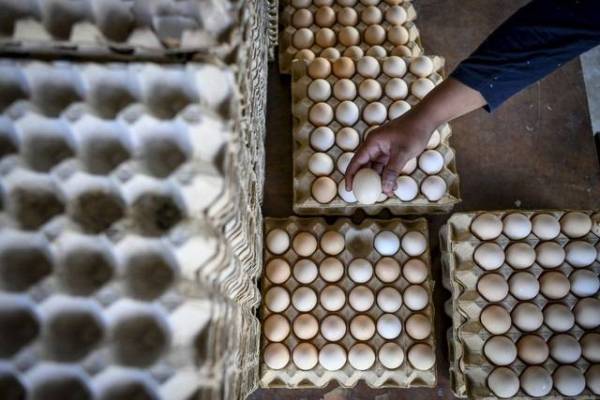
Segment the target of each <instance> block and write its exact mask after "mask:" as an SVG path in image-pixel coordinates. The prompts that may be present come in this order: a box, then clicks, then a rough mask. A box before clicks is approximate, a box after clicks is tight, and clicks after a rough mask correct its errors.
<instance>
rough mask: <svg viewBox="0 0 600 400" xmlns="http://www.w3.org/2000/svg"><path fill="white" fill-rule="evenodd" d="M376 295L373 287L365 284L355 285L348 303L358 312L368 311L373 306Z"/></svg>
mask: <svg viewBox="0 0 600 400" xmlns="http://www.w3.org/2000/svg"><path fill="white" fill-rule="evenodd" d="M374 302H375V296H374V295H373V292H372V291H371V289H369V288H368V287H366V286H364V285H359V286H355V287H354V288H353V289H352V290H351V291H350V294H349V295H348V303H350V307H352V308H353V309H355V310H356V311H358V312H363V311H367V310H368V309H370V308H371V307H373V303H374Z"/></svg>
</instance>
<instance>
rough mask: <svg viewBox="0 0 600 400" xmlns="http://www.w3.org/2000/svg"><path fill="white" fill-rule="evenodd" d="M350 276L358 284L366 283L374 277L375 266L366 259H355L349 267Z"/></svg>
mask: <svg viewBox="0 0 600 400" xmlns="http://www.w3.org/2000/svg"><path fill="white" fill-rule="evenodd" d="M348 276H349V277H350V279H352V280H353V281H354V282H356V283H365V282H367V281H369V280H370V279H371V277H372V276H373V266H372V265H371V263H370V262H369V261H368V260H366V259H364V258H355V259H354V260H352V261H351V262H350V264H349V265H348Z"/></svg>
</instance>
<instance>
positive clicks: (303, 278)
mask: <svg viewBox="0 0 600 400" xmlns="http://www.w3.org/2000/svg"><path fill="white" fill-rule="evenodd" d="M318 274H319V271H318V269H317V265H316V264H315V263H314V262H313V261H312V260H310V259H308V258H301V259H300V260H298V261H297V262H296V264H295V265H294V278H296V280H297V281H298V282H300V283H304V284H308V283H311V282H313V281H314V280H315V279H317V275H318Z"/></svg>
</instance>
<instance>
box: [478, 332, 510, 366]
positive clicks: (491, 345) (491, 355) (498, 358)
mask: <svg viewBox="0 0 600 400" xmlns="http://www.w3.org/2000/svg"><path fill="white" fill-rule="evenodd" d="M483 354H485V356H486V357H487V359H488V360H490V362H491V363H492V364H494V365H498V366H504V365H510V364H512V363H513V361H515V359H516V358H517V346H515V344H514V343H513V341H512V340H511V339H509V338H507V337H506V336H492V337H491V338H489V339H488V341H487V342H485V345H484V346H483Z"/></svg>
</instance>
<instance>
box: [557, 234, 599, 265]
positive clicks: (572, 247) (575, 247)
mask: <svg viewBox="0 0 600 400" xmlns="http://www.w3.org/2000/svg"><path fill="white" fill-rule="evenodd" d="M565 252H566V259H567V262H568V263H569V264H571V265H572V266H574V267H575V268H581V267H587V266H588V265H591V264H592V263H593V262H594V261H596V257H597V256H598V251H597V250H596V248H595V247H594V245H593V244H591V243H588V242H584V241H582V240H575V241H572V242H569V244H567V245H566V246H565Z"/></svg>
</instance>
